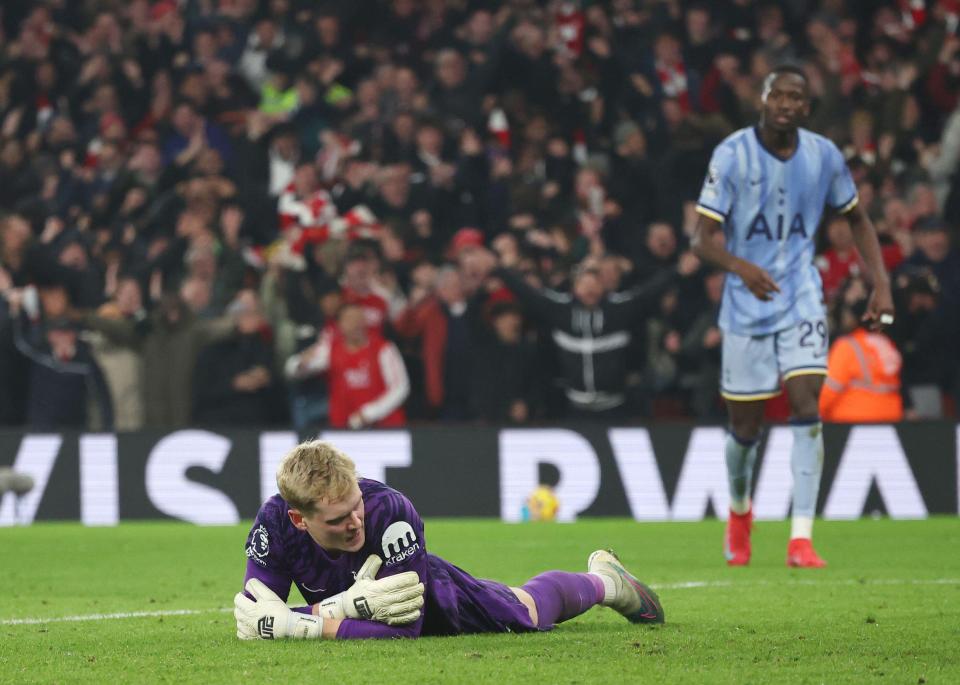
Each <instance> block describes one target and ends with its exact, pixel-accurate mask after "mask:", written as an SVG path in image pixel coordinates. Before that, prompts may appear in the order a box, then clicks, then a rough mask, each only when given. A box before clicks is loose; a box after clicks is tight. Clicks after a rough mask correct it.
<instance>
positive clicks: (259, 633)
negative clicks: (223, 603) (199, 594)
mask: <svg viewBox="0 0 960 685" xmlns="http://www.w3.org/2000/svg"><path fill="white" fill-rule="evenodd" d="M246 588H247V592H249V593H250V594H251V595H253V596H254V597H255V598H256V601H254V600H252V599H250V598H249V597H247V596H246V595H245V594H243V593H242V592H238V593H237V596H236V597H234V599H233V607H234V609H233V615H234V617H235V618H236V619H237V637H239V638H240V639H241V640H257V639H260V640H273V639H277V640H280V639H283V638H288V637H289V638H297V639H300V640H304V639H306V640H317V639H319V638H320V636H321V632H322V628H323V619H322V618H320V617H318V616H307V615H306V614H301V613H299V612H296V611H291V610H290V608H289V607H288V606H287V604H286V602H284V601H283V600H282V599H280V598H279V597H277V595H276V594H274V592H273V590H271V589H270V588H268V587H267V586H266V585H264V584H263V583H262V582H260V581H259V580H258V579H256V578H251V579H250V580H248V581H247V585H246Z"/></svg>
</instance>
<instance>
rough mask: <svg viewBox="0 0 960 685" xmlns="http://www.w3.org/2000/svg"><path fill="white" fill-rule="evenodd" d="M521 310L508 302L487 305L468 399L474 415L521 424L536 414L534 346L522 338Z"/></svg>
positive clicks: (537, 379) (538, 378) (537, 377)
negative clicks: (485, 326) (485, 327)
mask: <svg viewBox="0 0 960 685" xmlns="http://www.w3.org/2000/svg"><path fill="white" fill-rule="evenodd" d="M523 325H524V321H523V313H522V311H521V310H520V308H519V307H518V306H517V305H515V304H514V303H511V302H497V303H495V304H493V305H492V306H491V308H490V326H489V330H485V331H483V333H482V334H481V335H479V336H478V337H477V345H476V348H475V352H474V358H473V362H472V364H471V366H472V378H473V380H472V390H471V401H472V407H473V413H474V415H475V416H476V417H477V418H480V419H483V420H485V421H490V422H492V423H501V422H509V423H516V424H524V423H528V422H530V421H531V420H532V419H534V418H536V417H537V416H538V412H539V405H540V402H541V400H540V395H541V391H540V388H541V387H542V386H543V384H544V379H543V378H542V377H541V376H540V373H539V366H540V365H539V363H538V361H537V353H536V348H534V347H533V345H531V344H530V343H529V342H528V341H527V340H525V339H524V330H523Z"/></svg>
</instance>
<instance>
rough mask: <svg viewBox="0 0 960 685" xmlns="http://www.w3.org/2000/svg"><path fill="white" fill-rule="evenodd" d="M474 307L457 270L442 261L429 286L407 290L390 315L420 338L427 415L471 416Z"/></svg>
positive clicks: (399, 326)
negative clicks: (403, 305) (403, 303)
mask: <svg viewBox="0 0 960 685" xmlns="http://www.w3.org/2000/svg"><path fill="white" fill-rule="evenodd" d="M476 310H477V304H476V301H475V300H468V299H467V296H466V293H465V292H464V287H463V282H462V279H461V277H460V273H459V272H458V271H457V269H456V268H455V267H453V266H445V267H443V268H441V269H440V271H439V273H437V275H436V277H435V282H434V284H433V285H432V287H424V288H421V289H420V290H415V291H414V292H413V293H411V302H410V304H409V306H408V307H407V309H405V310H404V311H403V313H402V314H400V316H399V317H398V318H397V319H395V320H394V327H395V328H396V331H397V333H398V334H399V335H401V336H403V337H406V338H417V339H419V340H420V358H421V363H422V367H423V374H424V378H423V386H424V389H425V395H426V403H427V408H428V410H429V414H430V415H431V416H434V417H441V418H445V419H452V420H460V421H462V420H464V419H467V418H470V416H471V413H472V412H471V402H472V400H471V397H472V395H473V392H472V389H471V382H472V378H473V374H472V370H471V367H472V365H473V361H474V349H473V341H474V339H475V338H476V330H477V327H478V325H479V324H478V321H477V320H478V318H479V313H478V312H477V311H476Z"/></svg>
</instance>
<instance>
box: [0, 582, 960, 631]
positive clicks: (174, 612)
mask: <svg viewBox="0 0 960 685" xmlns="http://www.w3.org/2000/svg"><path fill="white" fill-rule="evenodd" d="M774 585H775V586H781V587H783V586H787V587H789V586H791V585H793V586H798V585H802V586H808V585H843V586H851V587H855V586H858V585H859V586H864V587H866V586H869V585H960V578H927V579H922V578H920V579H912V580H903V579H898V578H877V579H874V580H867V579H864V580H863V581H860V580H856V579H853V578H846V579H843V580H809V579H807V580H804V579H799V580H784V581H774V580H753V581H745V582H742V583H738V582H734V581H731V580H688V581H684V582H678V583H656V584H652V585H651V586H650V587H652V588H653V589H654V590H696V589H700V588H716V587H759V586H774ZM229 611H233V609H229V608H219V609H166V610H158V611H124V612H118V613H114V614H84V615H79V616H51V617H49V618H7V619H2V620H0V625H2V626H32V625H42V624H44V623H78V622H83V621H116V620H120V619H126V618H155V617H160V616H197V615H202V614H224V613H227V612H229Z"/></svg>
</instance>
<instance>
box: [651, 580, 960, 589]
mask: <svg viewBox="0 0 960 685" xmlns="http://www.w3.org/2000/svg"><path fill="white" fill-rule="evenodd" d="M762 585H763V586H769V585H776V586H780V587H783V586H786V587H789V586H791V585H804V586H807V585H821V586H822V585H848V586H857V585H862V586H867V585H960V578H928V579H923V578H919V579H912V580H903V579H899V578H876V579H872V580H868V579H864V580H862V581H861V580H857V579H854V578H845V579H842V580H810V579H797V580H752V581H745V582H742V583H737V582H734V581H732V580H690V581H686V582H682V583H659V584H657V583H653V584H651V585H650V587H652V588H653V589H654V590H690V589H696V588H711V587H756V586H762Z"/></svg>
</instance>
